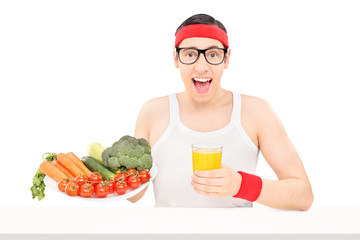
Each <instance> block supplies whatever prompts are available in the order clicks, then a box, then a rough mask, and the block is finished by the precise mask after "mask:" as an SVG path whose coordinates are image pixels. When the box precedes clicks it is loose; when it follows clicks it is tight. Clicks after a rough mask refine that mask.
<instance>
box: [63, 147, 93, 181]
mask: <svg viewBox="0 0 360 240" xmlns="http://www.w3.org/2000/svg"><path fill="white" fill-rule="evenodd" d="M66 156H68V157H69V158H70V159H71V160H73V162H74V163H75V164H76V165H77V166H78V167H79V168H80V169H81V171H83V172H84V173H85V175H86V176H87V177H89V176H90V174H91V171H90V170H89V169H88V168H87V167H86V166H85V164H84V163H83V162H82V161H81V160H80V159H79V158H78V157H77V156H76V155H75V154H74V153H73V152H68V153H67V154H66Z"/></svg>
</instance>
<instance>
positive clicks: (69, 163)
mask: <svg viewBox="0 0 360 240" xmlns="http://www.w3.org/2000/svg"><path fill="white" fill-rule="evenodd" d="M56 159H57V160H58V161H59V162H60V163H61V164H62V165H63V166H64V167H66V168H67V169H68V170H69V171H70V172H71V174H72V175H74V176H79V175H85V173H84V172H83V171H82V170H81V169H80V168H79V167H78V166H77V165H76V164H75V163H74V162H73V160H71V159H70V158H69V157H68V156H66V155H65V154H63V153H58V155H57V156H56Z"/></svg>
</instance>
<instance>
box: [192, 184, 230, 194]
mask: <svg viewBox="0 0 360 240" xmlns="http://www.w3.org/2000/svg"><path fill="white" fill-rule="evenodd" d="M191 185H192V186H193V187H194V190H195V191H197V192H199V193H200V194H205V195H207V194H210V193H213V194H215V195H216V196H217V195H219V193H221V192H222V189H223V187H222V186H211V185H204V184H199V183H196V182H194V181H192V182H191ZM215 195H214V196H215Z"/></svg>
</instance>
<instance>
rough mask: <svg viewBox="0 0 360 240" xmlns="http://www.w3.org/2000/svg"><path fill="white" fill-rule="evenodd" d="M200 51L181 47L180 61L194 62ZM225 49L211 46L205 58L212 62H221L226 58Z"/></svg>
mask: <svg viewBox="0 0 360 240" xmlns="http://www.w3.org/2000/svg"><path fill="white" fill-rule="evenodd" d="M198 55H199V51H198V50H197V49H192V48H189V49H186V48H185V49H180V51H179V57H180V61H181V62H183V63H185V64H192V63H194V62H196V60H197V59H198V57H199V56H198ZM224 55H225V53H224V50H223V49H217V48H210V49H207V50H206V51H205V54H204V56H205V58H206V60H207V61H208V62H209V63H211V64H220V63H221V62H222V61H223V59H224Z"/></svg>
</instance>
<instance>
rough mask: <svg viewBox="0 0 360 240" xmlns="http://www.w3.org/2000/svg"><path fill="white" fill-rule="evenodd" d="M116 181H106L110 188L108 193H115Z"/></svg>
mask: <svg viewBox="0 0 360 240" xmlns="http://www.w3.org/2000/svg"><path fill="white" fill-rule="evenodd" d="M113 181H114V180H110V181H108V180H105V184H106V185H107V187H108V193H109V194H110V193H113V192H114V190H115V189H114V188H115V182H113Z"/></svg>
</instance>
